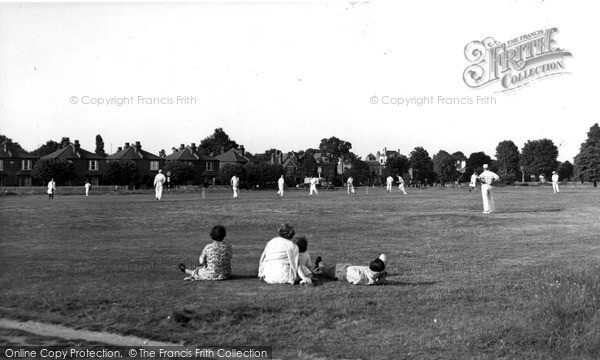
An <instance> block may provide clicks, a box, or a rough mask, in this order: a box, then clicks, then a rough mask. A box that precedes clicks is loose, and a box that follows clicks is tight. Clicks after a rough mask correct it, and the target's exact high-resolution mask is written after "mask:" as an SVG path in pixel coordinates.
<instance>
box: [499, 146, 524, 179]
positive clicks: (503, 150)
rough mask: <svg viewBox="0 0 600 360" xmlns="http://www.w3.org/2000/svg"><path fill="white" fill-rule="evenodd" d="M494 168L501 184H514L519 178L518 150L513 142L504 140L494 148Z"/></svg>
mask: <svg viewBox="0 0 600 360" xmlns="http://www.w3.org/2000/svg"><path fill="white" fill-rule="evenodd" d="M495 163H496V167H497V168H498V175H499V176H500V179H501V180H502V181H503V182H506V183H508V184H512V183H514V182H515V181H516V180H517V179H518V176H519V173H520V170H519V148H518V147H517V145H515V143H514V142H512V141H510V140H504V141H502V142H500V143H499V144H498V146H496V162H495Z"/></svg>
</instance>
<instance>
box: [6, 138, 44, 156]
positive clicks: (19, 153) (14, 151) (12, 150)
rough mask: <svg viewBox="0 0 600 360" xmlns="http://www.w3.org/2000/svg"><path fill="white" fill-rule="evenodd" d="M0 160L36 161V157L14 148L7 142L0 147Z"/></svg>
mask: <svg viewBox="0 0 600 360" xmlns="http://www.w3.org/2000/svg"><path fill="white" fill-rule="evenodd" d="M0 158H2V159H37V158H38V157H37V156H35V155H32V154H30V153H28V152H27V151H25V150H23V149H19V148H16V147H15V146H13V145H12V144H9V143H7V142H4V143H2V145H0Z"/></svg>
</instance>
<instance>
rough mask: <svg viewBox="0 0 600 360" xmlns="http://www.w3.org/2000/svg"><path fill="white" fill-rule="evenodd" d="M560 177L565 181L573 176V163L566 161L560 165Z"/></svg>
mask: <svg viewBox="0 0 600 360" xmlns="http://www.w3.org/2000/svg"><path fill="white" fill-rule="evenodd" d="M557 172H558V178H559V179H561V180H564V181H569V180H571V178H572V177H573V172H574V171H573V164H571V163H570V162H569V161H565V162H564V163H562V164H560V166H559V167H558V171H557Z"/></svg>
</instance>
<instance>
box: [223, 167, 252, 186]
mask: <svg viewBox="0 0 600 360" xmlns="http://www.w3.org/2000/svg"><path fill="white" fill-rule="evenodd" d="M233 175H236V176H237V177H239V178H240V184H241V183H242V182H246V181H247V179H248V177H247V174H246V168H244V167H243V166H242V165H240V164H225V165H222V166H221V167H220V169H219V175H218V179H219V181H220V182H221V184H225V185H229V184H230V181H231V178H232V177H233Z"/></svg>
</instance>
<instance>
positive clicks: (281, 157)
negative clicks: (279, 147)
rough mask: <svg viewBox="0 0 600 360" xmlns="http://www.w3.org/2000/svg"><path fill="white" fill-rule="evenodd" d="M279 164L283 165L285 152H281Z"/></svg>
mask: <svg viewBox="0 0 600 360" xmlns="http://www.w3.org/2000/svg"><path fill="white" fill-rule="evenodd" d="M279 165H283V153H282V152H281V151H280V152H279Z"/></svg>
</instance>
